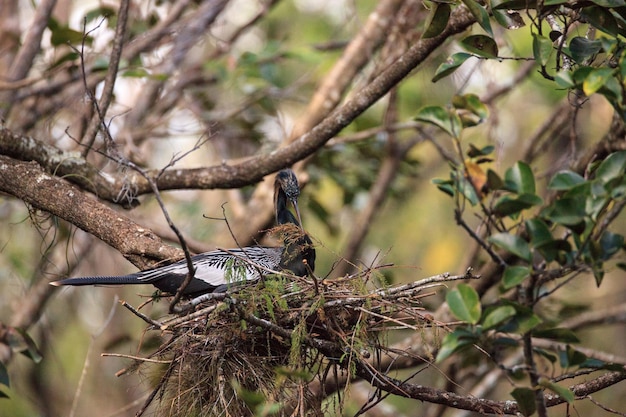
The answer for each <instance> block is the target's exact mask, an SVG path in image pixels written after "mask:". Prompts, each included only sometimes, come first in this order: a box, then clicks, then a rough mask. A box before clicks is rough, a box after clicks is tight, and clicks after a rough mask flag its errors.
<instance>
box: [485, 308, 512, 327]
mask: <svg viewBox="0 0 626 417" xmlns="http://www.w3.org/2000/svg"><path fill="white" fill-rule="evenodd" d="M514 315H515V309H514V308H513V307H512V306H500V307H497V308H495V309H494V310H492V311H490V312H489V314H487V316H486V317H485V319H484V320H483V329H485V330H488V329H492V328H494V327H496V326H497V325H498V324H500V323H502V322H503V321H505V320H506V319H508V318H510V317H513V316H514Z"/></svg>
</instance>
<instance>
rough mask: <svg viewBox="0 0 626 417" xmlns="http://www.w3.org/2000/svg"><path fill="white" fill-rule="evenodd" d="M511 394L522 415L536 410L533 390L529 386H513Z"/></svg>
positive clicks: (527, 415)
mask: <svg viewBox="0 0 626 417" xmlns="http://www.w3.org/2000/svg"><path fill="white" fill-rule="evenodd" d="M511 396H512V397H513V398H515V401H517V408H519V411H520V413H522V415H524V416H526V417H529V416H531V415H533V414H534V413H535V411H537V405H536V403H535V391H534V390H532V389H530V388H515V389H514V390H513V391H511Z"/></svg>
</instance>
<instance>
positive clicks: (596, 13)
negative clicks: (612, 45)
mask: <svg viewBox="0 0 626 417" xmlns="http://www.w3.org/2000/svg"><path fill="white" fill-rule="evenodd" d="M580 14H581V17H582V18H583V19H585V21H586V22H588V23H589V24H590V25H591V26H593V27H595V28H597V29H600V30H601V31H602V32H604V33H608V34H609V35H612V36H617V35H618V34H619V28H618V26H617V20H616V19H615V17H614V16H613V15H612V14H611V12H610V11H608V10H606V9H605V8H603V7H597V6H591V7H585V8H583V9H582V10H581V13H580Z"/></svg>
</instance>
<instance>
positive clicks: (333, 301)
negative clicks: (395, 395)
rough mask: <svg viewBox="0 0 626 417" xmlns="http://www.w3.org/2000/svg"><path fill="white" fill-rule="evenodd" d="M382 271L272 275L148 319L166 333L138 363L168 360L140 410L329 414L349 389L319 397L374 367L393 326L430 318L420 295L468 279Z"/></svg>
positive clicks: (417, 324) (420, 324)
mask: <svg viewBox="0 0 626 417" xmlns="http://www.w3.org/2000/svg"><path fill="white" fill-rule="evenodd" d="M381 277H382V274H380V268H377V269H368V270H366V271H363V272H361V273H358V274H355V275H352V276H350V277H346V278H342V279H336V280H321V279H316V278H313V277H309V278H297V277H293V276H288V275H282V274H281V275H271V276H268V277H266V278H265V279H264V280H263V281H262V282H259V283H257V284H254V285H248V286H243V287H241V288H238V289H237V290H236V291H235V292H233V293H230V294H228V295H227V296H225V298H223V299H222V300H212V301H207V302H204V303H202V304H200V305H198V306H196V308H195V311H192V312H190V313H187V314H185V315H183V316H174V317H170V318H168V319H167V320H164V321H162V322H154V321H151V326H150V328H149V330H150V329H152V330H154V331H159V332H161V335H162V337H163V338H164V340H165V342H164V343H163V344H162V345H161V346H160V347H159V348H158V349H157V350H156V351H155V352H153V353H152V354H150V355H149V356H148V357H147V358H145V359H143V360H142V359H137V360H136V362H137V365H141V366H151V365H150V364H149V363H145V364H142V362H144V361H145V362H148V361H155V360H158V361H160V362H162V361H165V362H166V365H152V366H165V370H164V371H163V373H162V376H161V378H160V382H159V383H158V384H157V386H156V388H155V389H154V391H153V393H152V395H151V396H150V398H149V399H148V401H146V404H145V405H144V408H143V409H142V410H141V411H140V412H139V413H138V415H142V414H143V412H144V411H145V410H146V409H148V406H149V405H150V404H151V403H152V407H155V408H156V409H157V410H158V412H157V415H164V416H238V417H241V416H251V415H270V414H271V415H323V413H324V411H325V408H326V407H329V406H334V407H341V401H342V399H343V398H345V396H341V395H340V396H339V400H337V401H336V402H335V403H331V402H328V401H326V402H323V400H324V398H326V397H327V396H328V394H331V393H332V391H334V390H339V391H340V390H341V389H342V387H345V381H349V380H350V379H351V378H352V377H353V376H355V375H357V374H359V375H360V374H362V372H360V373H359V369H360V370H362V369H363V367H364V366H365V367H366V368H367V369H369V368H371V369H372V372H377V371H376V363H378V361H380V359H381V358H382V357H383V356H384V355H386V354H388V353H389V352H388V351H387V348H386V347H385V346H387V343H386V340H387V339H386V335H387V334H388V331H390V330H397V329H403V330H406V329H409V330H412V331H416V330H417V331H420V330H422V329H423V328H424V327H426V326H431V325H432V324H433V320H432V317H431V316H430V315H428V314H426V313H425V312H424V309H423V307H422V303H421V301H422V299H423V298H424V297H427V296H429V295H431V294H433V293H434V290H433V288H432V287H433V286H437V285H442V284H441V282H443V281H449V280H453V279H460V278H463V277H450V276H448V275H442V276H438V277H432V278H429V279H426V280H422V281H418V282H414V283H411V284H405V285H401V286H397V287H388V288H387V287H385V286H384V285H383V284H382V283H381ZM157 325H158V327H159V328H158V329H157V328H155V327H157ZM333 378H335V379H337V384H334V385H337V386H333V383H332V380H333ZM339 379H342V380H343V381H344V382H343V383H340V382H339ZM322 381H325V382H322ZM329 381H331V383H329ZM331 387H332V388H331Z"/></svg>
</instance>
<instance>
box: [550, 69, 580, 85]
mask: <svg viewBox="0 0 626 417" xmlns="http://www.w3.org/2000/svg"><path fill="white" fill-rule="evenodd" d="M554 81H556V84H557V85H558V86H559V87H561V88H574V87H576V83H575V82H574V79H573V78H572V72H571V71H569V70H561V71H559V72H557V74H556V76H555V77H554Z"/></svg>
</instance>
